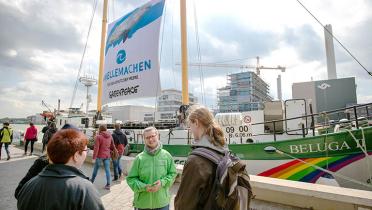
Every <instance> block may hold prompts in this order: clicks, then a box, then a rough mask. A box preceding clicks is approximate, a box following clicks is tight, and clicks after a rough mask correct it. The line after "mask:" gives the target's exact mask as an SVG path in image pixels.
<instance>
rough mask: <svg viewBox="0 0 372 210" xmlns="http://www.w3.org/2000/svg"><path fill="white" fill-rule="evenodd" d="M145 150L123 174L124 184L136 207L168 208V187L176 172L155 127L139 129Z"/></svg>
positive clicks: (159, 209) (161, 209)
mask: <svg viewBox="0 0 372 210" xmlns="http://www.w3.org/2000/svg"><path fill="white" fill-rule="evenodd" d="M143 137H144V138H145V149H144V151H143V152H141V153H140V154H138V155H137V157H136V159H135V160H134V162H133V165H132V168H131V169H130V172H129V174H128V176H127V183H128V185H129V187H130V188H131V189H132V190H133V192H134V200H133V206H134V207H135V209H136V210H141V209H157V210H168V209H169V203H170V199H171V197H170V193H169V188H170V187H171V186H172V184H173V182H174V179H175V177H176V175H177V172H176V166H175V165H174V162H173V158H172V156H171V154H169V152H167V151H166V150H164V149H162V144H161V142H160V141H159V134H158V131H157V129H156V128H155V127H148V128H146V129H145V130H144V131H143Z"/></svg>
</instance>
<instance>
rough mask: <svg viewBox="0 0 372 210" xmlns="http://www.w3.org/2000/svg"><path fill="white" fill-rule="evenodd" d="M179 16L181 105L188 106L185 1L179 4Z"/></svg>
mask: <svg viewBox="0 0 372 210" xmlns="http://www.w3.org/2000/svg"><path fill="white" fill-rule="evenodd" d="M180 14H181V57H182V60H181V66H182V105H183V106H188V105H189V86H188V82H189V81H188V72H187V28H186V27H187V26H186V0H181V2H180Z"/></svg>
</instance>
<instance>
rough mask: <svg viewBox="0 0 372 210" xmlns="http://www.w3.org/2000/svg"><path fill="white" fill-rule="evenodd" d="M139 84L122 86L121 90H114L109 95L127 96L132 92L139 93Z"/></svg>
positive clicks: (112, 96) (113, 96)
mask: <svg viewBox="0 0 372 210" xmlns="http://www.w3.org/2000/svg"><path fill="white" fill-rule="evenodd" d="M138 87H139V85H136V86H132V87H127V88H122V89H120V90H112V91H110V92H109V97H110V98H115V97H118V96H126V95H130V94H135V93H137V90H138Z"/></svg>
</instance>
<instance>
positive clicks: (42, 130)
mask: <svg viewBox="0 0 372 210" xmlns="http://www.w3.org/2000/svg"><path fill="white" fill-rule="evenodd" d="M50 123H52V122H51V121H48V122H47V124H46V125H45V126H44V127H43V128H42V129H41V132H42V133H43V134H44V135H43V139H42V143H43V148H42V149H41V153H44V150H45V147H46V143H45V142H46V132H47V131H48V129H49V125H50Z"/></svg>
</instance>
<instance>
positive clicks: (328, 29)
mask: <svg viewBox="0 0 372 210" xmlns="http://www.w3.org/2000/svg"><path fill="white" fill-rule="evenodd" d="M324 40H325V48H326V56H327V72H328V79H337V72H336V59H335V49H334V46H333V36H332V25H330V24H327V25H325V27H324Z"/></svg>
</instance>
